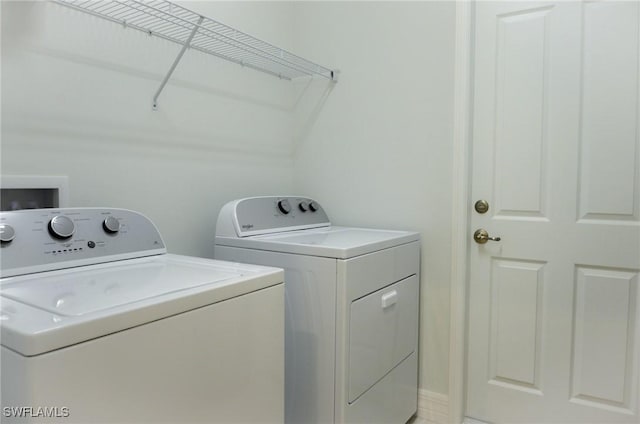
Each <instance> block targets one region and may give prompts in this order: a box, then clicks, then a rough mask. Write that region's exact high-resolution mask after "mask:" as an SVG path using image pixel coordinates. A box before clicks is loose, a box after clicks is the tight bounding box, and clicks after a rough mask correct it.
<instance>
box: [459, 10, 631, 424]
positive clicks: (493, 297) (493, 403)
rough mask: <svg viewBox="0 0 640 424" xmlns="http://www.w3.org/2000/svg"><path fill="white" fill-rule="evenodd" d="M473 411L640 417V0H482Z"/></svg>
mask: <svg viewBox="0 0 640 424" xmlns="http://www.w3.org/2000/svg"><path fill="white" fill-rule="evenodd" d="M475 8H476V9H475V12H476V13H475V28H476V32H475V49H476V51H475V56H474V79H475V81H474V106H473V108H474V122H473V158H472V189H471V192H472V203H473V202H475V201H476V200H479V199H486V200H487V201H488V202H489V204H490V208H489V212H488V213H486V214H478V213H476V212H475V211H473V212H472V216H471V227H470V228H469V230H470V231H469V233H470V236H471V234H473V232H474V231H475V230H476V229H478V228H484V229H486V230H487V231H488V232H489V234H490V235H491V236H499V237H501V241H498V242H495V241H489V242H487V243H486V244H476V243H473V242H472V245H471V247H470V256H469V257H470V286H469V296H470V297H469V323H468V328H469V335H468V367H467V415H468V416H470V417H473V418H476V419H480V420H484V421H490V422H537V423H540V422H603V423H604V422H606V423H615V422H632V423H638V422H640V416H639V415H638V400H639V399H638V396H639V395H638V385H639V381H640V378H639V372H638V358H639V356H640V349H639V346H640V340H639V339H640V336H639V332H640V316H639V315H640V314H639V313H638V312H637V311H638V305H639V302H640V301H639V293H638V280H639V278H640V277H639V276H638V275H639V270H640V203H639V200H640V169H639V168H640V166H639V164H640V142H639V136H638V134H639V132H640V131H639V127H638V124H639V110H638V101H639V89H640V88H639V84H638V72H639V68H638V61H639V59H640V4H639V3H637V2H613V1H606V2H605V1H602V2H584V3H582V2H522V3H520V2H477V3H476V5H475Z"/></svg>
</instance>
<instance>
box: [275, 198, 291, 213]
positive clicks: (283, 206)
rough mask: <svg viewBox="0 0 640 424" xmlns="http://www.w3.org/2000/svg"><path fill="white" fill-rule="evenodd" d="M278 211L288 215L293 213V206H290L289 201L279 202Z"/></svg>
mask: <svg viewBox="0 0 640 424" xmlns="http://www.w3.org/2000/svg"><path fill="white" fill-rule="evenodd" d="M278 209H279V210H280V212H282V213H283V214H285V215H286V214H288V213H289V212H291V205H290V204H289V201H288V200H287V199H283V200H279V201H278Z"/></svg>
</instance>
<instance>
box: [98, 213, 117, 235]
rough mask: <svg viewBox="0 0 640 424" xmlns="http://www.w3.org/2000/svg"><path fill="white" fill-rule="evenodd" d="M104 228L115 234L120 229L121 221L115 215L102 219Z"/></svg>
mask: <svg viewBox="0 0 640 424" xmlns="http://www.w3.org/2000/svg"><path fill="white" fill-rule="evenodd" d="M102 228H104V230H105V231H106V232H107V233H109V234H115V233H117V232H118V231H120V221H118V220H117V219H116V218H115V217H113V216H108V217H106V218H105V219H104V221H102Z"/></svg>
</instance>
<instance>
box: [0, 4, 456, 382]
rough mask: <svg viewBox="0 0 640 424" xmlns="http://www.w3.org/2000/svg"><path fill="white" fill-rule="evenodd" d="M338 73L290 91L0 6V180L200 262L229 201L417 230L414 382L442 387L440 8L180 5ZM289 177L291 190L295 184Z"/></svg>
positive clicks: (446, 62) (445, 96) (446, 127)
mask: <svg viewBox="0 0 640 424" xmlns="http://www.w3.org/2000/svg"><path fill="white" fill-rule="evenodd" d="M185 5H186V6H187V7H189V8H192V9H194V10H197V11H198V12H200V13H203V14H207V15H211V16H212V17H215V18H216V19H219V20H220V21H222V22H224V23H227V24H229V25H232V26H237V27H238V28H240V29H246V31H247V32H249V33H251V34H253V35H256V36H258V37H262V38H264V39H266V40H268V41H270V42H272V43H274V44H277V45H280V46H282V47H285V48H291V49H292V50H293V51H294V52H297V53H299V54H301V55H302V56H304V57H306V58H308V59H311V60H315V61H317V62H319V63H321V64H323V65H327V66H335V67H338V68H340V69H341V70H342V74H341V79H340V82H338V84H336V85H332V84H331V83H330V82H327V81H326V80H314V81H313V82H310V83H309V82H296V83H293V84H292V83H290V82H287V81H280V80H278V79H277V78H273V77H272V76H269V75H266V74H260V73H258V72H256V71H253V70H251V69H243V68H240V67H238V66H237V65H234V64H231V63H227V62H224V61H222V60H219V59H217V58H214V57H208V56H205V55H203V54H200V53H198V52H187V54H186V55H185V57H184V58H183V61H182V63H181V64H180V65H179V67H178V69H177V71H176V73H175V75H174V77H173V78H172V79H171V81H170V83H169V84H168V85H167V87H166V89H165V91H164V92H163V93H162V96H161V98H160V110H158V111H156V112H154V111H152V110H151V98H152V96H153V93H154V92H155V90H156V89H157V87H158V85H159V82H160V80H161V78H162V77H163V76H164V73H165V71H166V70H167V69H168V67H169V65H170V64H171V62H172V61H173V58H174V57H175V55H176V54H177V52H178V50H179V48H178V47H177V46H175V45H172V44H170V43H169V42H165V41H162V40H159V39H155V38H154V39H149V37H148V36H146V35H144V34H142V33H139V32H137V31H134V30H123V29H122V28H119V27H118V26H117V25H115V24H112V23H110V22H106V21H103V20H100V19H98V18H93V17H90V16H87V15H84V14H81V13H79V12H76V11H73V10H71V9H68V8H65V7H63V6H59V5H57V4H52V3H49V2H40V3H37V4H34V3H21V4H16V3H11V2H4V1H3V2H1V7H2V58H1V59H2V132H1V136H2V145H1V147H2V151H1V153H2V159H1V166H2V169H1V171H2V174H40V175H43V174H44V175H48V174H49V175H68V176H69V182H70V203H71V205H72V206H96V205H107V206H115V207H126V208H131V209H134V210H139V211H141V212H143V213H146V214H147V215H148V216H149V217H151V218H152V219H153V220H154V221H155V222H156V223H157V224H158V226H159V227H160V231H161V232H162V234H163V235H164V237H165V241H166V243H167V245H168V247H169V250H170V251H172V252H176V253H184V254H190V255H199V256H211V255H212V251H213V250H212V241H213V231H214V224H215V219H216V217H217V213H218V210H219V208H220V207H221V206H222V204H223V203H224V202H226V201H227V200H230V199H234V198H238V197H242V196H250V195H261V194H270V193H273V194H275V193H291V192H295V193H299V194H305V195H309V196H312V197H315V198H317V199H318V200H319V201H321V202H322V203H323V205H324V206H325V207H326V208H327V210H328V211H329V212H330V214H331V218H332V220H333V221H334V222H336V223H339V224H344V225H357V226H372V227H381V228H397V229H411V230H416V231H420V233H421V234H422V238H423V258H422V259H423V261H422V272H423V277H422V318H421V348H422V356H421V363H420V366H421V376H420V384H421V387H423V388H426V389H428V390H432V391H435V392H439V393H446V392H447V371H448V336H449V335H448V328H449V321H448V317H449V298H448V295H449V268H450V255H449V252H450V230H451V228H450V227H451V218H450V217H451V194H450V189H451V156H452V147H451V138H452V96H453V72H452V71H453V32H454V4H453V3H445V2H373V3H369V2H296V3H294V2H283V3H278V2H189V3H185ZM294 181H295V183H294Z"/></svg>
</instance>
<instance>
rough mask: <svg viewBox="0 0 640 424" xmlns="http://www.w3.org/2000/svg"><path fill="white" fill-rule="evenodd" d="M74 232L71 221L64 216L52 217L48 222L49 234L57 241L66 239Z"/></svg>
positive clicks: (74, 228)
mask: <svg viewBox="0 0 640 424" xmlns="http://www.w3.org/2000/svg"><path fill="white" fill-rule="evenodd" d="M75 231H76V226H75V224H74V223H73V221H72V220H71V218H68V217H66V216H64V215H58V216H54V217H53V219H52V220H51V221H49V233H51V235H52V236H54V237H55V238H58V239H68V238H69V237H71V236H72V235H73V233H74V232H75Z"/></svg>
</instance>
